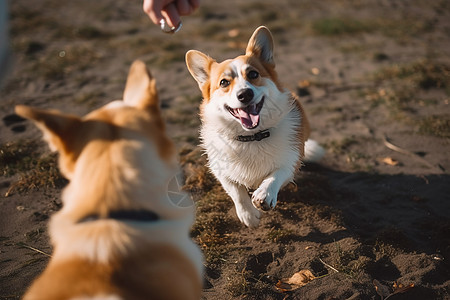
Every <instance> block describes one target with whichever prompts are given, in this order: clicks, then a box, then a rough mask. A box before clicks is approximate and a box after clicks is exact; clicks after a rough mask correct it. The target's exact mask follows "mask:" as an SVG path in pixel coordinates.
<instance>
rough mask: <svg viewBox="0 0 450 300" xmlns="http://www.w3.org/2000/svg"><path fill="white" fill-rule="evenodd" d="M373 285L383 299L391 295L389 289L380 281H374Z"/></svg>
mask: <svg viewBox="0 0 450 300" xmlns="http://www.w3.org/2000/svg"><path fill="white" fill-rule="evenodd" d="M372 283H373V285H374V286H375V290H376V291H377V294H378V295H380V296H381V299H383V298H384V297H388V296H389V295H390V294H391V291H390V290H389V288H388V287H387V286H385V285H383V284H381V283H380V282H379V281H378V280H376V279H374V280H373V282H372Z"/></svg>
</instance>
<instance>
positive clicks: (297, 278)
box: [275, 270, 316, 292]
mask: <svg viewBox="0 0 450 300" xmlns="http://www.w3.org/2000/svg"><path fill="white" fill-rule="evenodd" d="M315 278H316V277H315V276H314V275H313V274H312V273H311V271H310V270H301V271H300V272H297V273H295V274H294V275H292V276H291V277H290V278H287V279H286V278H285V279H282V280H279V281H278V282H277V284H276V285H275V287H276V288H277V290H279V291H280V292H288V291H293V290H296V289H298V288H300V287H302V286H304V285H306V284H308V283H309V282H311V281H312V280H314V279H315Z"/></svg>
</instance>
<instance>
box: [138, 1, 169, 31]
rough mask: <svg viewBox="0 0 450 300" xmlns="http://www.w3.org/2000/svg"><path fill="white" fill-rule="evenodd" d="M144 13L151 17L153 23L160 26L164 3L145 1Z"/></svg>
mask: <svg viewBox="0 0 450 300" xmlns="http://www.w3.org/2000/svg"><path fill="white" fill-rule="evenodd" d="M142 8H143V10H144V12H145V13H146V14H147V15H148V16H149V17H150V19H151V20H152V22H153V23H155V24H156V25H159V21H160V20H161V19H163V18H164V17H163V15H162V13H161V11H162V2H160V1H153V0H144V4H143V7H142Z"/></svg>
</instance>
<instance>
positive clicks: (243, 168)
mask: <svg viewBox="0 0 450 300" xmlns="http://www.w3.org/2000/svg"><path fill="white" fill-rule="evenodd" d="M186 64H187V67H188V69H189V71H190V73H191V74H192V76H193V77H194V79H195V80H196V81H197V83H198V85H199V87H200V90H201V91H202V96H203V102H202V104H201V107H200V116H201V119H202V126H201V139H202V146H203V147H204V148H205V150H206V153H207V155H208V165H209V168H210V169H211V171H212V173H213V174H214V175H215V176H216V177H217V179H218V180H219V181H220V182H221V184H222V186H223V188H224V189H225V191H226V192H227V193H228V195H229V196H230V197H231V199H232V200H233V202H234V204H235V206H236V212H237V215H238V217H239V219H240V220H241V222H243V223H244V224H245V225H247V226H248V227H257V226H258V225H259V221H260V217H261V213H260V210H263V211H265V210H269V209H272V208H274V207H275V205H276V202H277V196H278V192H279V190H280V189H281V188H282V187H283V186H284V185H286V184H287V183H289V182H290V181H292V180H293V177H294V174H295V172H296V171H297V170H298V169H299V168H300V166H301V164H302V161H305V160H318V159H320V157H321V156H322V155H323V152H324V150H323V148H322V147H320V146H319V145H318V144H317V142H315V141H313V140H308V137H309V132H310V129H309V123H308V120H307V118H306V114H305V112H304V110H303V108H302V105H301V104H300V101H299V100H298V99H297V98H296V97H295V96H294V95H293V94H292V93H291V92H290V91H289V90H287V89H286V88H284V87H283V85H282V84H281V82H280V81H279V80H278V76H277V73H276V71H275V63H274V60H273V39H272V35H271V33H270V31H269V30H268V29H267V28H266V27H264V26H261V27H259V28H257V29H256V31H255V32H254V33H253V35H252V37H251V38H250V40H249V42H248V45H247V48H246V51H245V55H241V56H238V57H236V58H234V59H228V60H225V61H223V62H220V63H219V62H217V61H215V60H214V59H212V58H210V57H209V56H207V55H206V54H203V53H201V52H199V51H196V50H190V51H188V53H187V54H186ZM261 132H263V133H264V132H265V133H267V132H268V133H269V135H270V136H267V135H266V136H265V137H264V138H263V139H260V140H253V141H242V140H239V139H240V138H241V139H242V136H243V137H244V138H247V139H248V138H251V139H253V138H254V137H255V134H257V135H258V134H261ZM251 189H254V192H253V194H252V196H251V199H250V196H249V192H248V190H251Z"/></svg>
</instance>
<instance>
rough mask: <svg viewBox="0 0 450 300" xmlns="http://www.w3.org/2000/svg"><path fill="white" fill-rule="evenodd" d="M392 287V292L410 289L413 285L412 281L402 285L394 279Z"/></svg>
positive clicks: (402, 291) (396, 292)
mask: <svg viewBox="0 0 450 300" xmlns="http://www.w3.org/2000/svg"><path fill="white" fill-rule="evenodd" d="M393 287H394V293H393V294H398V293H404V292H406V291H408V290H410V289H412V288H413V287H414V283H411V284H408V285H406V286H404V285H403V284H401V283H397V282H396V281H394V284H393Z"/></svg>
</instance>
